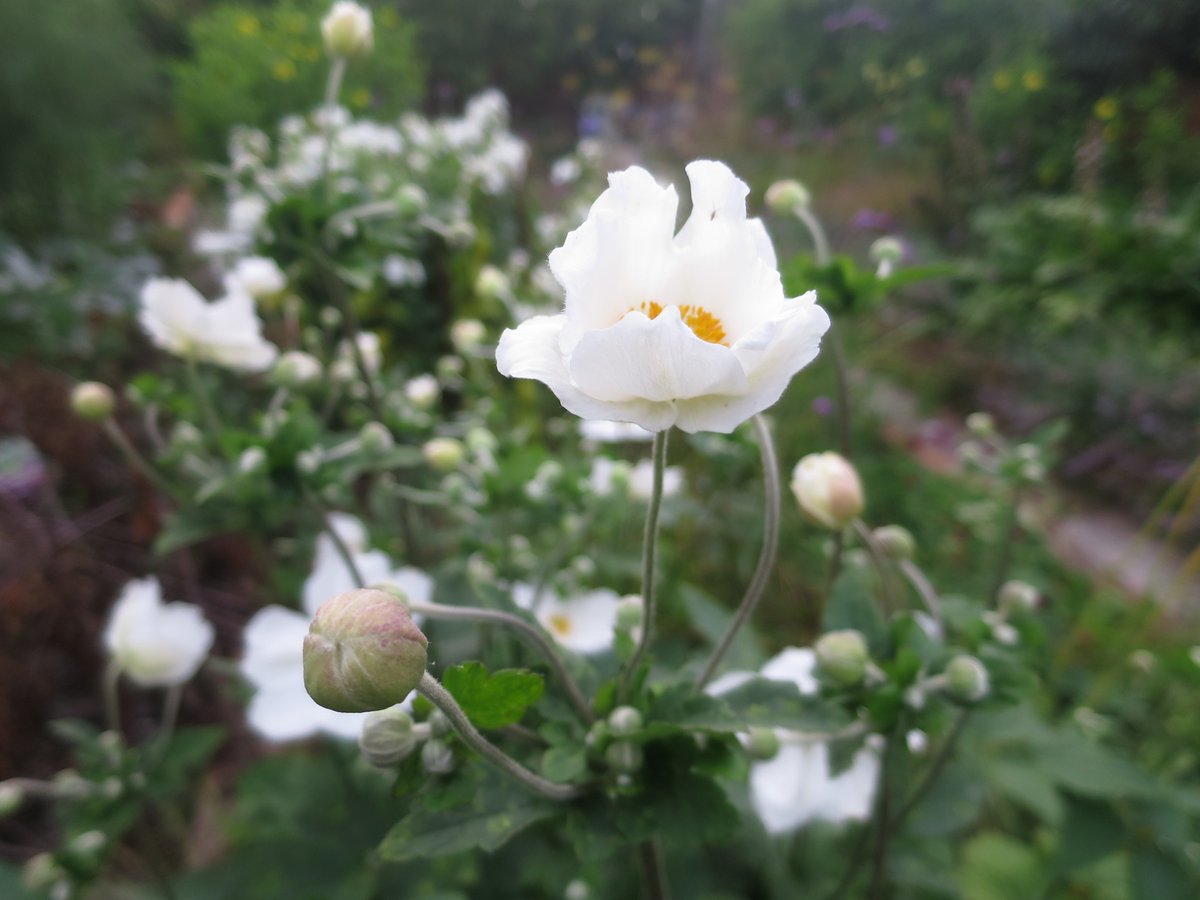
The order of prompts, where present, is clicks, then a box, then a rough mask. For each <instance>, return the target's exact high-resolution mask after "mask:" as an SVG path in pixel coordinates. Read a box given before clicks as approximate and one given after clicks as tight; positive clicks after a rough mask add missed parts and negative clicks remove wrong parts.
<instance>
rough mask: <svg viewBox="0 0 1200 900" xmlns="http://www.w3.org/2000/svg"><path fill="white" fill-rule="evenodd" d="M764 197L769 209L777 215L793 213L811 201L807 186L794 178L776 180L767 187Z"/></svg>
mask: <svg viewBox="0 0 1200 900" xmlns="http://www.w3.org/2000/svg"><path fill="white" fill-rule="evenodd" d="M765 199H766V201H767V206H769V207H770V208H771V211H772V212H774V213H776V214H778V215H787V214H788V213H794V212H796V210H799V209H804V208H805V207H807V206H809V205H810V204H811V203H812V195H811V194H809V192H808V188H806V187H805V186H804V185H802V184H801V183H800V182H799V181H797V180H796V179H794V178H787V179H784V180H783V181H776V182H775V183H774V184H772V185H771V186H770V187H769V188H767V193H766V195H765Z"/></svg>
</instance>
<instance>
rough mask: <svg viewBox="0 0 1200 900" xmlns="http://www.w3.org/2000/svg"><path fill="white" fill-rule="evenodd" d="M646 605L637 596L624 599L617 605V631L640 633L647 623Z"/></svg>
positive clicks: (632, 595)
mask: <svg viewBox="0 0 1200 900" xmlns="http://www.w3.org/2000/svg"><path fill="white" fill-rule="evenodd" d="M645 618H646V614H645V604H644V603H643V602H642V598H641V597H639V596H638V595H636V594H631V595H630V596H628V597H622V598H621V602H620V603H618V604H617V629H618V630H619V631H629V632H638V631H640V629H641V627H642V623H643V622H644V621H645Z"/></svg>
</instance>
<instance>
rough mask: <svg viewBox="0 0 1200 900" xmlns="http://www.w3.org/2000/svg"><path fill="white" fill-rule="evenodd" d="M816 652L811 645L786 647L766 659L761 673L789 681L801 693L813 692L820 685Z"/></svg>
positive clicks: (767, 676) (772, 678) (778, 679)
mask: <svg viewBox="0 0 1200 900" xmlns="http://www.w3.org/2000/svg"><path fill="white" fill-rule="evenodd" d="M816 668H817V654H816V653H814V652H813V649H812V648H811V647H787V648H785V649H783V650H781V651H780V652H779V653H777V654H776V655H775V656H773V657H771V658H770V659H769V660H767V662H766V663H764V664H763V667H762V670H761V671H762V675H763V677H764V678H769V679H771V680H772V681H790V682H792V683H793V684H795V685H796V687H798V688H799V689H800V693H802V694H815V693H816V692H817V690H818V688H819V687H820V685H819V684H818V682H817V676H816V674H815V673H816Z"/></svg>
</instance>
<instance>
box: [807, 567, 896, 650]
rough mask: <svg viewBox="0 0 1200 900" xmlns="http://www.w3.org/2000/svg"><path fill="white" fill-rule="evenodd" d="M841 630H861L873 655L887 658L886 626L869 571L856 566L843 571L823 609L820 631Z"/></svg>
mask: <svg viewBox="0 0 1200 900" xmlns="http://www.w3.org/2000/svg"><path fill="white" fill-rule="evenodd" d="M844 628H853V629H855V630H856V631H861V632H862V635H863V637H864V638H866V640H867V644H868V645H869V646H870V648H871V652H872V654H873V655H875V656H885V655H886V654H884V653H883V651H884V650H885V649H886V644H887V625H886V624H885V623H884V621H883V617H882V616H881V615H880V614H879V604H878V603H876V602H875V584H874V582H873V580H872V575H871V572H870V571H869V570H867V569H865V568H862V567H859V566H846V567H845V568H843V569H842V572H841V574H840V575H838V577H837V580H836V581H835V582H834V583H833V589H832V590H831V591H830V593H829V602H828V604H826V606H825V621H824V622H823V623H822V626H821V630H822V631H838V630H840V629H844Z"/></svg>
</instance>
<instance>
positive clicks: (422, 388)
mask: <svg viewBox="0 0 1200 900" xmlns="http://www.w3.org/2000/svg"><path fill="white" fill-rule="evenodd" d="M441 393H442V389H441V387H440V386H439V385H438V380H437V379H436V378H435V377H434V376H432V375H418V376H416V377H415V378H410V379H409V380H408V381H406V382H405V383H404V396H405V397H407V398H408V402H409V403H411V404H412V405H413V406H415V407H416V408H417V409H430V408H432V407H433V405H434V404H435V403H437V401H438V397H440V396H441Z"/></svg>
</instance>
